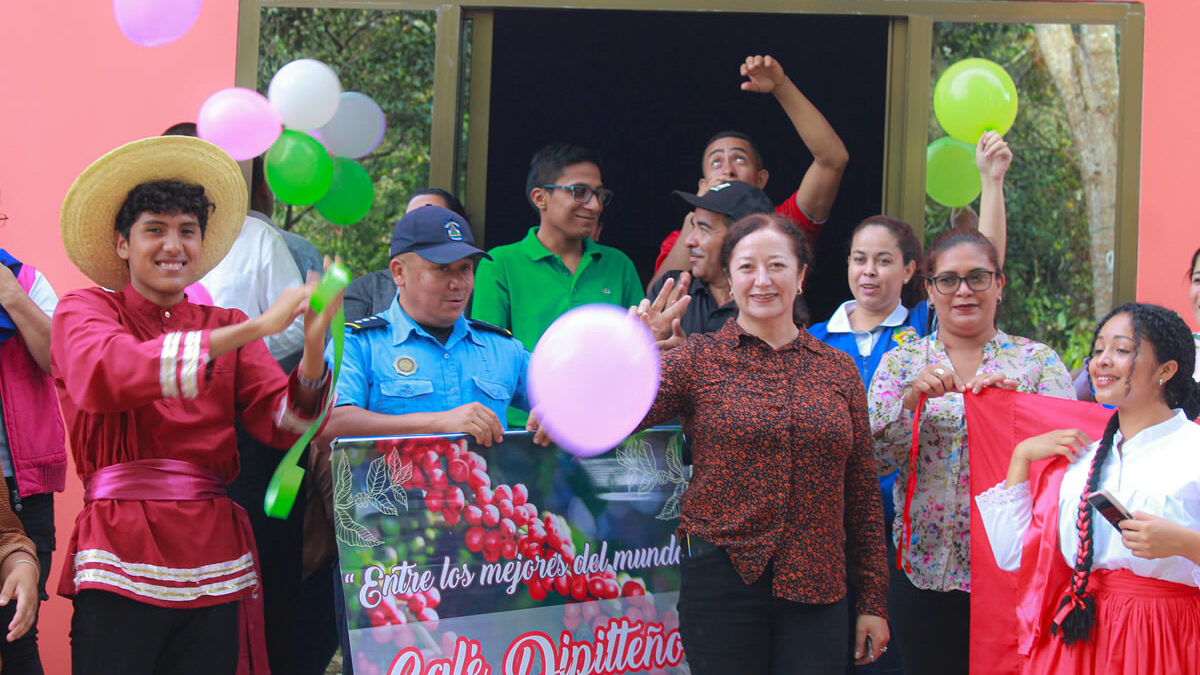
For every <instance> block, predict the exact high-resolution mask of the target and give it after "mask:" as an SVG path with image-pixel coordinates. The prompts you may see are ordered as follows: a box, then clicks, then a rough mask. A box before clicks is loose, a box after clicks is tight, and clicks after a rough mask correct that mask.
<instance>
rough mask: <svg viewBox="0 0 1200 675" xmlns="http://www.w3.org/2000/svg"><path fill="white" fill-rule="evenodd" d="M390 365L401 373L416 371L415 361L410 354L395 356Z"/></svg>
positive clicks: (410, 373) (408, 373)
mask: <svg viewBox="0 0 1200 675" xmlns="http://www.w3.org/2000/svg"><path fill="white" fill-rule="evenodd" d="M392 367H393V368H395V369H396V372H397V373H399V374H401V375H412V374H413V373H415V372H417V362H416V361H415V360H414V359H413V357H411V356H397V357H396V360H395V361H393V362H392Z"/></svg>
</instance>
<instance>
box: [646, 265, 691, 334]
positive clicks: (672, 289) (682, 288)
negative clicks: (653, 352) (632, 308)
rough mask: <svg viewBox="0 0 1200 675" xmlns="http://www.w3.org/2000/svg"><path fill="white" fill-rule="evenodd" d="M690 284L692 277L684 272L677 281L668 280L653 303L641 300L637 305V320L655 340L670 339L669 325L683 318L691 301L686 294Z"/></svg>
mask: <svg viewBox="0 0 1200 675" xmlns="http://www.w3.org/2000/svg"><path fill="white" fill-rule="evenodd" d="M691 283H692V275H691V274H688V273H687V272H684V273H683V274H680V275H679V280H678V281H676V280H675V279H670V278H668V279H667V280H666V282H665V283H663V286H662V289H661V290H659V292H658V295H657V296H656V297H655V298H654V300H653V301H649V299H648V298H647V299H645V300H642V302H641V304H639V305H638V318H640V319H641V320H642V323H644V324H646V327H647V328H649V329H650V334H651V335H653V336H654V339H655V340H666V339H668V338H670V337H671V325H672V323H673V322H675V321H676V320H679V319H682V318H683V312H684V310H686V309H687V306H688V304H689V303H691V301H692V296H690V295H688V294H687V289H688V286H690V285H691Z"/></svg>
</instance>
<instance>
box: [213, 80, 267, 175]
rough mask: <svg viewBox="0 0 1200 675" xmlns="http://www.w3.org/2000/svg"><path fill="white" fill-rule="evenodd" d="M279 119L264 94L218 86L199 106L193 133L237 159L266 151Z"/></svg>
mask: <svg viewBox="0 0 1200 675" xmlns="http://www.w3.org/2000/svg"><path fill="white" fill-rule="evenodd" d="M282 131H283V123H282V122H281V121H280V120H279V113H278V112H276V110H275V108H274V107H273V106H272V105H271V102H270V101H268V100H267V97H266V96H263V95H262V94H260V93H258V92H257V91H252V90H250V89H243V88H241V87H230V88H228V89H222V90H221V91H218V92H217V93H215V94H213V95H212V96H209V97H208V100H207V101H205V102H204V105H202V106H200V113H199V114H198V115H196V133H197V134H198V135H199V136H200V138H203V139H204V140H206V141H208V142H210V143H213V144H215V145H217V146H220V148H221V149H222V150H224V151H225V152H228V153H229V156H230V157H232V158H234V159H236V160H237V161H239V162H241V161H243V160H247V159H253V158H255V157H257V156H259V155H261V154H262V153H264V152H266V151H267V149H268V148H270V147H271V145H272V144H273V143H275V140H276V139H277V138H279V134H280V133H281V132H282Z"/></svg>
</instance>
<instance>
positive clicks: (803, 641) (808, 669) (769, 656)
mask: <svg viewBox="0 0 1200 675" xmlns="http://www.w3.org/2000/svg"><path fill="white" fill-rule="evenodd" d="M679 566H680V588H679V632H680V635H681V637H682V638H683V649H684V651H685V652H686V654H687V661H688V664H689V665H690V666H691V671H692V675H728V674H729V673H739V675H784V674H785V673H786V674H788V675H791V674H793V673H798V674H807V673H812V674H816V673H830V674H833V673H842V672H844V671H845V669H846V654H847V645H846V611H847V610H846V601H845V600H844V599H843V600H840V601H838V602H835V603H833V604H829V605H810V604H805V603H800V602H791V601H789V600H784V599H782V598H777V597H772V595H771V581H772V579H773V578H774V573H773V571H772V569H771V568H770V567H768V568H767V570H766V571H765V572H763V574H762V576H760V577H759V578H758V579H757V580H756V581H755V582H754V583H753V584H750V585H747V584H746V583H745V582H744V581H742V578H741V577H740V576H739V575H738V573H737V570H735V569H734V567H733V563H732V562H731V561H730V559H729V555H728V554H726V553H725V551H724V550H723V549H719V548H718V549H714V550H711V551H709V552H707V553H703V554H700V555H697V556H695V557H688V556H687V555H684V556H683V557H682V558H681V559H680V562H679Z"/></svg>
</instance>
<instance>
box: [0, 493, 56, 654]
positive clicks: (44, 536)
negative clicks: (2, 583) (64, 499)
mask: <svg viewBox="0 0 1200 675" xmlns="http://www.w3.org/2000/svg"><path fill="white" fill-rule="evenodd" d="M5 482H7V483H8V499H9V505H10V506H11V507H12V510H13V513H15V514H17V518H18V519H19V520H20V521H21V527H22V528H24V530H25V534H26V535H27V536H28V537H29V538H30V539H31V540H33V544H34V546H36V547H37V557H38V567H40V568H41V572H40V576H39V577H38V595H39V596H40V598H41V600H43V601H44V600H49V599H50V596H49V595H47V594H46V582H47V580H48V579H49V578H50V566H51V560H50V558H51V555H52V554H53V551H54V495H52V494H39V495H29V496H28V497H21V496H19V495H18V494H17V482H16V480H14V479H12V478H5ZM15 609H16V605H15V604H10V605H9V606H8V607H5V608H3V609H0V626H7V625H8V624H9V622H10V621H12V617H13V613H14V612H15ZM0 661H2V662H3V664H4V666H3V670H0V675H42V673H43V672H45V671H43V670H42V659H41V656H40V655H39V653H38V631H37V619H36V618H35V619H34V622H33V626H32V627H30V629H29V631H28V632H26V633H25V634H24V635H22V636H21V637H20V638H18V639H17V640H16V641H14V642H8V641H7V640H4V639H0Z"/></svg>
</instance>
